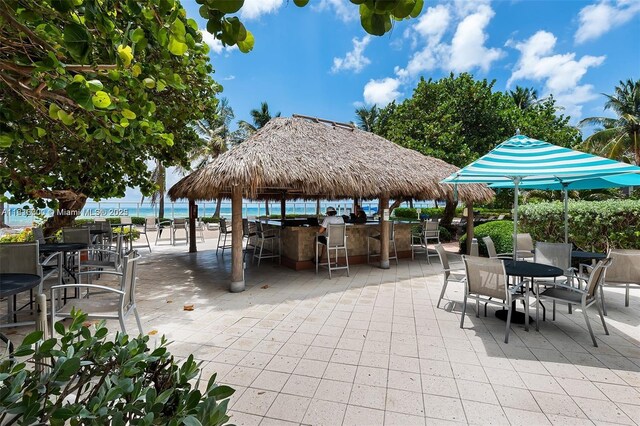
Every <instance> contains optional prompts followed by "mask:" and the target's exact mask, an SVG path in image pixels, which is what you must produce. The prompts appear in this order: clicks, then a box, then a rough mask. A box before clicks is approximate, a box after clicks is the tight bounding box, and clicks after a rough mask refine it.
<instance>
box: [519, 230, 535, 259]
mask: <svg viewBox="0 0 640 426" xmlns="http://www.w3.org/2000/svg"><path fill="white" fill-rule="evenodd" d="M516 241H517V242H518V251H519V252H523V253H525V252H526V253H531V252H532V251H533V238H531V234H529V233H522V234H516ZM531 254H533V253H531Z"/></svg>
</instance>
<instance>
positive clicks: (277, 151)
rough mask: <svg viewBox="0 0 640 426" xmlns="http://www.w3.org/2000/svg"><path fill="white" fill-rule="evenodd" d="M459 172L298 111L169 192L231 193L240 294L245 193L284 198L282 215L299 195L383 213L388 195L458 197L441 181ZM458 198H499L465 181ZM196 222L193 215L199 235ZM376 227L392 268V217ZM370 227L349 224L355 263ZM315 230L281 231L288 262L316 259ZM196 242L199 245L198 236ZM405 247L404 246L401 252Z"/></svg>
mask: <svg viewBox="0 0 640 426" xmlns="http://www.w3.org/2000/svg"><path fill="white" fill-rule="evenodd" d="M457 170H458V168H457V167H455V166H453V165H451V164H448V163H446V162H444V161H442V160H439V159H436V158H432V157H428V156H425V155H423V154H420V153H419V152H417V151H414V150H410V149H407V148H403V147H401V146H399V145H397V144H395V143H393V142H390V141H388V140H386V139H384V138H382V137H380V136H377V135H375V134H373V133H369V132H365V131H362V130H359V129H357V128H356V127H355V126H353V125H352V124H344V123H336V122H332V121H328V120H322V119H318V118H313V117H307V116H301V115H294V116H292V117H291V118H274V119H272V120H271V121H270V122H269V123H267V125H265V126H264V127H263V128H262V129H260V130H259V131H257V132H256V133H254V134H253V135H252V136H250V137H249V138H248V139H247V140H246V141H245V142H243V143H242V144H240V145H238V146H236V147H234V148H233V149H231V150H229V151H227V152H225V153H223V154H221V155H220V156H219V157H217V158H216V159H215V160H213V161H212V162H211V163H209V164H207V165H206V166H204V167H202V168H200V169H198V170H196V171H194V172H193V173H191V174H190V175H188V176H186V177H184V178H183V179H182V180H180V181H179V182H178V183H176V184H175V185H174V186H173V187H172V188H171V189H170V190H169V196H170V198H171V199H172V200H177V199H188V200H189V204H190V206H195V202H196V201H197V200H214V199H217V198H218V197H223V198H227V199H229V198H230V199H231V210H232V213H231V216H232V219H231V230H232V249H231V252H232V268H231V272H232V276H231V287H230V290H231V291H232V292H239V291H243V290H244V288H245V283H244V269H243V248H242V242H243V240H242V239H243V232H242V230H243V224H242V200H243V198H245V199H250V200H279V201H280V202H281V203H282V204H281V205H282V212H283V213H282V214H283V218H282V219H283V220H284V211H285V208H284V207H285V203H286V200H294V199H306V200H311V199H316V200H320V199H329V200H332V199H333V200H337V199H365V200H374V199H377V200H379V209H378V212H379V213H382V212H383V211H384V210H386V209H389V200H407V199H414V200H432V199H436V200H445V199H447V200H453V199H454V188H453V186H451V185H447V184H441V183H440V181H441V180H442V179H444V178H446V177H447V176H449V175H451V174H452V173H454V172H455V171H457ZM457 198H458V199H459V200H461V201H463V202H465V203H473V202H482V201H487V200H490V199H491V198H493V191H491V190H490V189H488V188H487V187H486V186H484V185H480V184H477V185H462V186H460V187H459V188H458V193H457ZM470 210H472V209H470ZM191 211H195V209H190V212H191ZM190 216H191V214H190ZM387 219H388V218H387ZM194 222H195V221H194V220H190V226H191V232H192V234H193V235H195V225H194ZM282 224H284V221H283V222H282ZM373 226H375V227H376V228H379V231H380V267H381V268H389V232H390V227H389V221H388V220H385V217H384V214H380V220H379V222H378V223H375V224H373ZM406 227H407V229H406V230H402V229H397V228H396V232H399V231H401V233H409V232H410V225H406ZM371 228H372V226H371V224H369V225H360V226H358V225H353V226H349V229H348V235H349V239H348V240H349V241H348V244H349V255H350V256H349V259H350V261H351V255H352V254H353V255H354V256H356V257H357V256H360V257H362V254H363V251H362V250H363V247H362V241H364V245H365V247H364V250H366V243H367V241H366V240H367V238H366V235H365V236H364V237H362V235H364V234H363V233H364V232H369V230H370V229H371ZM317 229H318V227H313V226H312V227H306V228H297V229H294V228H291V229H290V230H288V232H284V233H283V234H282V262H283V263H284V264H285V265H287V266H290V267H294V268H296V269H299V268H302V267H304V266H305V263H308V264H311V261H310V260H309V253H311V252H310V250H309V247H310V246H312V244H313V242H312V240H313V236H314V235H315V232H316V231H317ZM283 231H286V228H285V229H283ZM361 234H362V235H361ZM358 235H360V236H358ZM396 235H399V234H396ZM397 238H398V237H396V239H397ZM408 238H410V237H408ZM190 240H191V244H195V240H196V239H195V238H191V239H190ZM303 240H304V241H307V240H309V243H308V244H306V249H301V248H300V247H299V246H302V245H303V244H302V243H303V242H304V241H303ZM351 240H353V241H351ZM354 244H355V245H359V247H353V245H354ZM191 249H192V250H195V247H193V246H192V247H191ZM401 250H402V247H401V246H400V245H399V244H398V251H399V252H400V251H401ZM365 254H366V253H365ZM304 256H307V258H306V259H304V258H303V257H304ZM365 257H366V256H365ZM356 262H357V259H356Z"/></svg>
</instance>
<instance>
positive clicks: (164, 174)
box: [157, 163, 167, 217]
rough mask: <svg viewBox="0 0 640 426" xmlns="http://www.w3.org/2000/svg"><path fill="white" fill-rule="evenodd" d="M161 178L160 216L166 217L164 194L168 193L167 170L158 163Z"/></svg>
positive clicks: (159, 192)
mask: <svg viewBox="0 0 640 426" xmlns="http://www.w3.org/2000/svg"><path fill="white" fill-rule="evenodd" d="M158 167H159V168H160V171H159V178H158V182H157V183H158V184H159V186H160V187H159V188H158V198H159V200H158V216H159V217H164V194H165V193H166V192H167V169H165V168H164V166H163V165H162V164H161V163H158Z"/></svg>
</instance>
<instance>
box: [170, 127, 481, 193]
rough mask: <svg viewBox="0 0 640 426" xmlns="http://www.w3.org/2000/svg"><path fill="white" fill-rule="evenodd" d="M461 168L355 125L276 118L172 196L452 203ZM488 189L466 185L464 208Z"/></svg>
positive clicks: (191, 177) (176, 188)
mask: <svg viewBox="0 0 640 426" xmlns="http://www.w3.org/2000/svg"><path fill="white" fill-rule="evenodd" d="M457 170H458V168H457V167H455V166H453V165H451V164H448V163H446V162H444V161H442V160H439V159H436V158H432V157H428V156H425V155H422V154H420V153H419V152H417V151H414V150H410V149H406V148H403V147H401V146H400V145H397V144H395V143H393V142H390V141H388V140H386V139H384V138H382V137H380V136H377V135H375V134H373V133H369V132H365V131H362V130H359V129H357V128H355V127H354V126H353V125H350V124H339V123H333V122H327V121H326V120H320V119H314V118H310V117H304V116H296V115H294V116H293V117H291V118H274V119H273V120H271V121H270V122H269V123H267V125H265V126H264V127H263V128H262V129H260V130H259V131H258V132H256V133H254V134H253V135H252V136H251V137H249V138H248V139H247V140H246V141H245V142H243V143H241V144H240V145H238V146H236V147H234V148H233V149H231V150H229V151H227V152H225V153H223V154H222V155H220V156H219V157H218V158H216V159H215V160H214V161H212V162H211V163H210V164H208V165H206V166H204V167H202V168H200V169H198V170H196V171H194V172H193V173H191V174H190V175H188V176H186V177H184V178H183V179H182V180H180V181H179V182H178V183H176V184H175V185H174V186H173V187H172V188H171V189H170V190H169V196H170V197H171V199H172V200H177V199H180V198H189V199H194V200H212V199H215V198H217V197H218V196H222V197H225V198H228V197H229V196H230V192H231V186H232V185H240V186H242V188H243V191H244V193H243V196H244V197H245V198H249V199H265V198H266V199H281V198H282V197H285V198H289V199H291V198H303V199H314V198H328V199H339V198H353V197H358V198H364V199H375V198H379V197H389V198H391V199H400V198H413V199H416V200H428V199H439V200H443V199H449V200H451V199H453V198H454V194H453V187H452V186H450V185H446V184H441V183H440V181H441V180H442V179H444V178H446V177H447V176H449V175H451V174H452V173H454V172H455V171H457ZM493 195H494V193H493V191H492V190H490V189H489V188H487V187H486V186H484V185H480V184H476V185H461V186H460V187H459V188H458V198H459V199H461V200H463V201H478V202H482V201H488V200H490V199H491V198H493Z"/></svg>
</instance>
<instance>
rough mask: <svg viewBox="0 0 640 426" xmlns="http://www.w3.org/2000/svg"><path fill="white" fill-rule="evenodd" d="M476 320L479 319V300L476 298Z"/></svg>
mask: <svg viewBox="0 0 640 426" xmlns="http://www.w3.org/2000/svg"><path fill="white" fill-rule="evenodd" d="M476 318H480V299H478V298H476Z"/></svg>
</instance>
